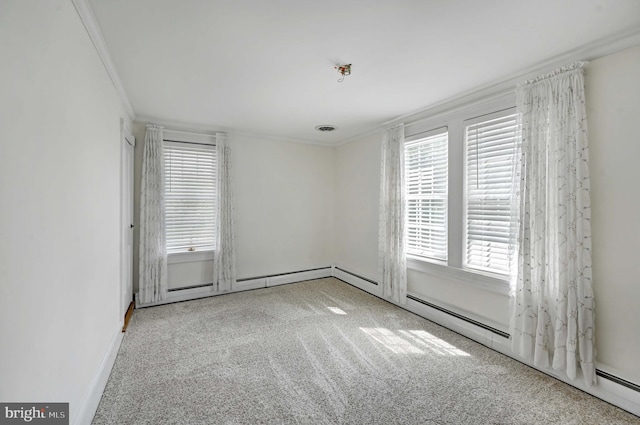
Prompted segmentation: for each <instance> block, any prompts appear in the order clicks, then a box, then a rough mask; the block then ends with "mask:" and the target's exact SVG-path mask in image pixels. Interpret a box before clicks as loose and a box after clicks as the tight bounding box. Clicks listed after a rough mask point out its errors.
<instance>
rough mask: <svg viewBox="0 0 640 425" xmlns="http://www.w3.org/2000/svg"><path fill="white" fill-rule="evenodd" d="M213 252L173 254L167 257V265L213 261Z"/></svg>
mask: <svg viewBox="0 0 640 425" xmlns="http://www.w3.org/2000/svg"><path fill="white" fill-rule="evenodd" d="M214 252H215V251H187V252H174V253H171V254H168V255H167V264H177V263H194V262H198V261H209V260H213V254H214Z"/></svg>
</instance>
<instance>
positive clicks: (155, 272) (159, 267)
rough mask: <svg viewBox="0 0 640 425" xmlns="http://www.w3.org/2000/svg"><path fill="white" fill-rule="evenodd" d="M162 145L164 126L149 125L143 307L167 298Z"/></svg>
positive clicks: (142, 245)
mask: <svg viewBox="0 0 640 425" xmlns="http://www.w3.org/2000/svg"><path fill="white" fill-rule="evenodd" d="M162 142H163V140H162V127H159V126H154V125H148V126H147V133H146V135H145V140H144V152H143V157H142V184H141V188H140V254H139V257H140V258H139V261H140V265H139V286H140V289H139V295H140V302H141V303H143V304H146V303H152V302H156V301H160V300H162V299H164V298H165V297H166V295H167V247H166V234H165V218H164V213H165V204H164V164H163V157H162V155H163V153H162Z"/></svg>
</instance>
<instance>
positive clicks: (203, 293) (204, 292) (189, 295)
mask: <svg viewBox="0 0 640 425" xmlns="http://www.w3.org/2000/svg"><path fill="white" fill-rule="evenodd" d="M223 293H226V292H223ZM219 294H220V293H218V292H215V291H214V290H213V286H202V287H199V288H188V289H178V290H175V291H170V292H169V293H168V294H167V297H166V298H165V299H163V300H161V301H156V302H153V303H141V302H140V299H139V296H138V294H137V293H136V296H135V299H136V308H144V307H154V306H157V305H163V304H171V303H177V302H180V301H189V300H197V299H198V298H206V297H212V296H214V295H219Z"/></svg>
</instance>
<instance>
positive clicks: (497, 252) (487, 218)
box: [464, 110, 516, 275]
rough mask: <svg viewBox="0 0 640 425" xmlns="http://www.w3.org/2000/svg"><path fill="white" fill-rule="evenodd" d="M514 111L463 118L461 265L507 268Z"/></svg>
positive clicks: (503, 271) (506, 270)
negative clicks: (463, 169)
mask: <svg viewBox="0 0 640 425" xmlns="http://www.w3.org/2000/svg"><path fill="white" fill-rule="evenodd" d="M515 143H516V116H515V114H514V112H513V110H509V111H504V112H498V113H495V114H492V115H488V116H483V117H479V118H476V119H474V120H470V121H467V122H466V123H465V157H466V160H465V174H466V178H465V183H466V190H465V201H466V202H465V226H466V227H465V235H466V236H465V245H466V252H465V259H464V261H465V266H466V267H468V268H471V269H476V270H481V271H485V272H491V273H497V274H502V275H506V274H508V273H509V243H510V231H511V192H512V185H513V182H512V178H513V177H512V175H513V174H512V173H513V167H514V163H515V156H514V155H515V151H514V148H515Z"/></svg>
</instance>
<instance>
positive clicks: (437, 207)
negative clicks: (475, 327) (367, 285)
mask: <svg viewBox="0 0 640 425" xmlns="http://www.w3.org/2000/svg"><path fill="white" fill-rule="evenodd" d="M514 103H515V98H514V97H513V96H512V95H511V94H508V95H504V96H500V97H499V98H495V99H488V100H484V101H478V102H476V103H473V104H470V105H468V106H464V107H461V108H456V109H452V110H450V111H448V112H443V113H439V114H435V115H433V116H432V117H429V118H426V119H420V120H417V121H415V122H413V123H409V124H408V125H405V150H404V152H405V164H404V172H405V202H406V215H407V221H406V228H407V247H406V248H407V266H408V267H409V268H410V269H412V270H417V271H420V272H422V273H426V274H428V275H431V276H438V277H442V278H444V279H448V280H455V281H457V282H465V283H469V284H471V285H474V286H478V287H481V288H483V289H486V290H489V291H492V292H496V293H500V294H506V293H508V291H509V274H510V270H509V267H510V264H509V259H510V258H509V251H510V248H511V247H510V243H512V242H513V241H512V239H511V238H512V236H513V235H512V234H511V231H513V230H515V229H513V226H512V223H511V220H512V218H513V217H512V213H511V206H512V205H511V203H512V199H511V197H512V196H511V194H512V184H513V181H512V174H513V171H514V169H513V167H514V165H515V160H516V158H515V156H514V155H515V149H516V148H517V145H516V142H517V137H516V115H515V108H514V107H513V105H514Z"/></svg>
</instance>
